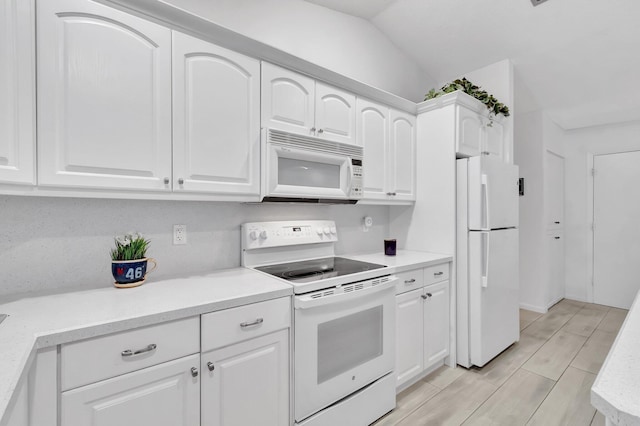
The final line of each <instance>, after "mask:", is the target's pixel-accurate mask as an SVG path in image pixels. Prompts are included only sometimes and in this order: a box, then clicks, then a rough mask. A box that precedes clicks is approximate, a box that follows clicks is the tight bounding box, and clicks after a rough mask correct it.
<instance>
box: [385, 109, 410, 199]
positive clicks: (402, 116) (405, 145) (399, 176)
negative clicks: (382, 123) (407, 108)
mask: <svg viewBox="0 0 640 426" xmlns="http://www.w3.org/2000/svg"><path fill="white" fill-rule="evenodd" d="M390 113H391V115H390V117H391V137H390V150H391V154H390V157H391V159H392V168H391V170H392V173H391V178H392V180H391V185H390V189H391V191H390V192H391V194H392V195H391V196H392V197H393V199H394V200H396V201H414V200H415V199H416V118H415V117H414V116H413V115H410V114H407V113H404V112H400V111H396V110H393V109H392V110H390Z"/></svg>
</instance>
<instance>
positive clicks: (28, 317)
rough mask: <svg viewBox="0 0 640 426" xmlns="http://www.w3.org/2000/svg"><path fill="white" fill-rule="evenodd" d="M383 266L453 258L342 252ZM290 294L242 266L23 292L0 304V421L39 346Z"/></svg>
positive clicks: (410, 266) (276, 281)
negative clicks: (134, 283) (127, 283)
mask: <svg viewBox="0 0 640 426" xmlns="http://www.w3.org/2000/svg"><path fill="white" fill-rule="evenodd" d="M341 256H343V257H348V258H351V259H356V260H361V261H364V262H372V263H379V264H383V265H386V266H387V267H388V270H387V271H388V273H390V274H392V273H395V272H402V271H406V270H410V269H417V268H423V267H427V266H430V265H435V264H439V263H443V262H449V261H451V260H452V256H450V255H444V254H435V253H425V252H414V251H405V250H399V251H398V253H397V255H396V256H385V255H384V254H383V253H381V252H379V253H363V254H353V255H341ZM291 295H293V288H292V287H291V286H290V285H288V284H287V283H286V282H285V281H282V280H280V279H277V278H274V277H271V276H269V275H267V274H264V273H260V272H257V271H253V270H251V269H246V268H234V269H228V270H222V271H217V272H213V273H211V274H207V275H202V276H194V277H187V278H176V279H171V280H164V281H158V282H153V281H150V282H147V283H145V284H144V285H142V286H140V287H135V288H130V289H116V288H103V289H97V290H87V291H77V292H67V293H61V294H53V295H47V296H40V297H29V298H24V299H20V300H16V301H13V302H10V303H6V304H3V305H0V313H3V314H8V315H9V316H8V317H7V318H6V319H5V320H4V321H3V322H2V324H0V365H1V366H2V368H0V424H2V421H3V420H6V418H5V413H6V412H7V408H8V407H10V406H11V405H12V404H13V400H12V398H14V397H15V396H16V395H15V391H16V389H18V387H19V386H20V385H21V383H22V381H23V380H24V379H25V377H26V376H27V375H28V370H29V367H30V366H31V363H32V361H33V359H34V356H35V353H36V351H37V350H38V349H41V348H47V347H52V346H55V345H59V344H64V343H69V342H73V341H77V340H82V339H87V338H91V337H96V336H100V335H106V334H110V333H115V332H120V331H124V330H129V329H133V328H137V327H144V326H147V325H152V324H157V323H161V322H165V321H171V320H176V319H180V318H186V317H191V316H196V315H200V314H204V313H207V312H213V311H218V310H222V309H228V308H233V307H236V306H241V305H246V304H250V303H256V302H261V301H264V300H269V299H275V298H278V297H285V296H291Z"/></svg>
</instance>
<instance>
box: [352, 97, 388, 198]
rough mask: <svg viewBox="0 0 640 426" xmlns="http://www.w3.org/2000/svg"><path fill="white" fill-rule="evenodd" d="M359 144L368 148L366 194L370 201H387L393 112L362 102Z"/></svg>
mask: <svg viewBox="0 0 640 426" xmlns="http://www.w3.org/2000/svg"><path fill="white" fill-rule="evenodd" d="M357 106H358V108H357V110H358V114H357V132H356V133H357V135H358V144H359V145H362V146H363V148H364V159H363V162H362V164H363V167H362V169H363V176H362V177H363V188H362V189H363V193H364V198H366V199H380V200H386V199H387V198H388V196H387V181H388V173H389V170H388V168H389V163H390V161H389V155H388V146H389V108H387V107H384V106H382V105H378V104H375V103H373V102H369V101H367V100H364V99H360V98H358V101H357Z"/></svg>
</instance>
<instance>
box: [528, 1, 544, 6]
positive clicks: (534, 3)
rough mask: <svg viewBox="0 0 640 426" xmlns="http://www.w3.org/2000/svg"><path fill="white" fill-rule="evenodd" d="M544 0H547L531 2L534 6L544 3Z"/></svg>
mask: <svg viewBox="0 0 640 426" xmlns="http://www.w3.org/2000/svg"><path fill="white" fill-rule="evenodd" d="M545 1H547V0H531V4H532V5H534V6H537V5H539V4H542V3H544V2H545Z"/></svg>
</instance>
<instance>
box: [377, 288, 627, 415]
mask: <svg viewBox="0 0 640 426" xmlns="http://www.w3.org/2000/svg"><path fill="white" fill-rule="evenodd" d="M626 314H627V311H625V310H623V309H617V308H609V307H607V306H602V305H594V304H589V303H582V302H577V301H574V300H568V299H564V300H562V301H561V302H559V303H558V304H556V305H555V306H553V307H552V308H551V309H550V310H549V312H548V313H546V314H544V315H542V314H539V313H536V312H530V311H525V310H520V330H521V331H520V341H519V342H518V343H516V344H514V345H512V346H511V347H510V348H509V349H507V350H505V351H504V352H503V353H501V354H500V355H499V356H498V357H496V358H495V359H494V360H493V361H491V362H490V363H489V364H487V365H485V366H484V367H483V368H471V369H469V370H467V369H465V368H462V367H458V368H455V369H453V368H449V367H446V366H445V367H441V368H439V369H438V370H436V371H435V372H433V373H432V374H430V375H429V376H427V377H425V378H424V379H422V380H420V381H419V382H418V383H416V384H415V385H413V386H411V387H410V388H408V389H407V390H405V391H404V392H402V393H400V394H399V395H398V400H397V406H396V409H395V410H393V411H392V412H390V413H388V414H387V415H386V416H384V417H383V418H381V419H380V420H378V421H377V422H376V423H374V424H375V426H383V425H384V426H387V425H402V426H411V425H461V424H464V425H505V426H517V425H544V426H553V425H585V426H592V425H603V424H604V417H602V415H600V414H598V413H596V411H595V409H594V408H593V407H592V406H591V403H590V389H591V385H592V384H593V381H594V380H595V378H596V375H597V374H598V371H599V370H600V367H601V366H602V363H603V362H604V359H605V357H606V356H607V353H608V352H609V348H610V347H611V345H612V344H613V341H614V339H615V337H616V334H617V333H618V330H619V329H620V327H621V326H622V322H623V321H624V318H625V316H626Z"/></svg>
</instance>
